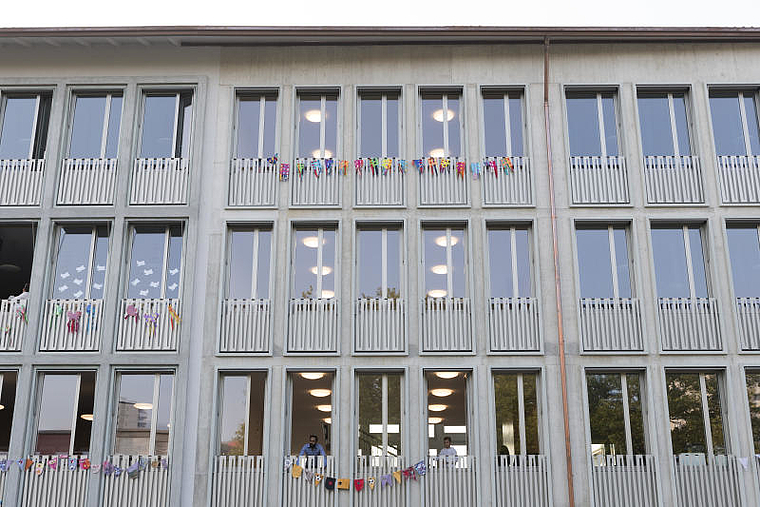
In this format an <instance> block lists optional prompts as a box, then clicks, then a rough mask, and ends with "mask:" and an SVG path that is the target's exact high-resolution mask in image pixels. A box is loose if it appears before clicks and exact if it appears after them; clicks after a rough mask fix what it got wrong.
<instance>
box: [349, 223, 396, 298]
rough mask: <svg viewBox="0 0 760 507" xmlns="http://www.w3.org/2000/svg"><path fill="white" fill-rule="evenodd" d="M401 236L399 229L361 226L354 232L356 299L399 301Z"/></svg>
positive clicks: (394, 227)
mask: <svg viewBox="0 0 760 507" xmlns="http://www.w3.org/2000/svg"><path fill="white" fill-rule="evenodd" d="M401 234H402V233H401V228H400V227H399V226H388V227H385V226H377V227H371V226H362V227H361V228H360V229H359V230H358V232H357V247H356V266H357V269H356V273H357V276H356V282H357V292H358V294H359V297H360V298H362V299H374V298H382V299H385V298H388V299H396V298H399V297H401V273H402V263H403V260H402V259H403V255H402V248H403V242H402V237H401Z"/></svg>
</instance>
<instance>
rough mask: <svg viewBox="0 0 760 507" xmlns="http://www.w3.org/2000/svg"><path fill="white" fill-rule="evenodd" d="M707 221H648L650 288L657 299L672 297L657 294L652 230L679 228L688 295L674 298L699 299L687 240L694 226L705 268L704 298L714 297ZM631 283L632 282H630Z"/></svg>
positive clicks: (692, 260)
mask: <svg viewBox="0 0 760 507" xmlns="http://www.w3.org/2000/svg"><path fill="white" fill-rule="evenodd" d="M707 226H708V223H707V221H703V222H698V221H693V222H690V221H684V222H667V221H666V222H659V221H650V222H649V242H650V251H651V262H652V278H653V280H652V281H653V284H652V288H653V289H654V292H655V298H656V299H657V300H659V299H674V298H673V297H669V296H661V295H660V294H659V291H658V290H657V260H656V258H655V251H654V236H653V234H652V232H653V231H654V230H655V229H671V230H673V229H681V237H682V239H683V242H684V259H685V261H686V265H685V266H684V267H685V269H686V277H687V281H688V283H689V296H688V297H678V298H675V299H690V300H692V301H695V300H697V299H700V298H699V297H697V296H696V287H695V283H694V259H693V256H692V252H691V243H690V241H689V233H688V230H689V229H691V228H692V227H696V228H697V229H698V230H699V239H700V242H701V245H702V262H703V263H704V270H705V291H706V296H705V298H708V299H710V298H713V297H715V296H714V295H713V290H712V283H711V278H712V277H711V276H710V270H711V264H712V263H711V262H710V257H711V255H710V250H709V244H708V238H707V233H708V228H707ZM631 285H633V283H632V284H631Z"/></svg>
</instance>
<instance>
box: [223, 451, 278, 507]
mask: <svg viewBox="0 0 760 507" xmlns="http://www.w3.org/2000/svg"><path fill="white" fill-rule="evenodd" d="M212 480H213V482H212V484H211V507H231V506H237V505H240V506H245V507H266V504H265V503H264V501H265V498H266V469H265V467H264V457H263V456H217V457H216V458H215V459H214V469H213V479H212Z"/></svg>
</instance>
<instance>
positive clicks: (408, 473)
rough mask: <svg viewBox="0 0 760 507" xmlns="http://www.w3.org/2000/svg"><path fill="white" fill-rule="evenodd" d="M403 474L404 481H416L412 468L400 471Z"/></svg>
mask: <svg viewBox="0 0 760 507" xmlns="http://www.w3.org/2000/svg"><path fill="white" fill-rule="evenodd" d="M401 472H402V473H403V474H404V479H406V480H409V479H414V480H415V481H416V480H417V476H416V475H414V467H409V468H406V469H404V470H402V471H401Z"/></svg>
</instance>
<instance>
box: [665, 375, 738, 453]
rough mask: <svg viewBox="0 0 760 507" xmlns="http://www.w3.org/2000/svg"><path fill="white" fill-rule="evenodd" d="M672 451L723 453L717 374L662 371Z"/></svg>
mask: <svg viewBox="0 0 760 507" xmlns="http://www.w3.org/2000/svg"><path fill="white" fill-rule="evenodd" d="M665 378H666V381H667V384H668V386H667V387H668V410H669V413H670V439H671V441H672V442H673V454H675V455H678V454H681V453H706V454H707V455H710V456H712V455H713V454H726V443H725V440H724V434H723V409H722V403H721V387H720V385H719V384H720V382H719V376H718V373H715V372H666V373H665Z"/></svg>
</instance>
